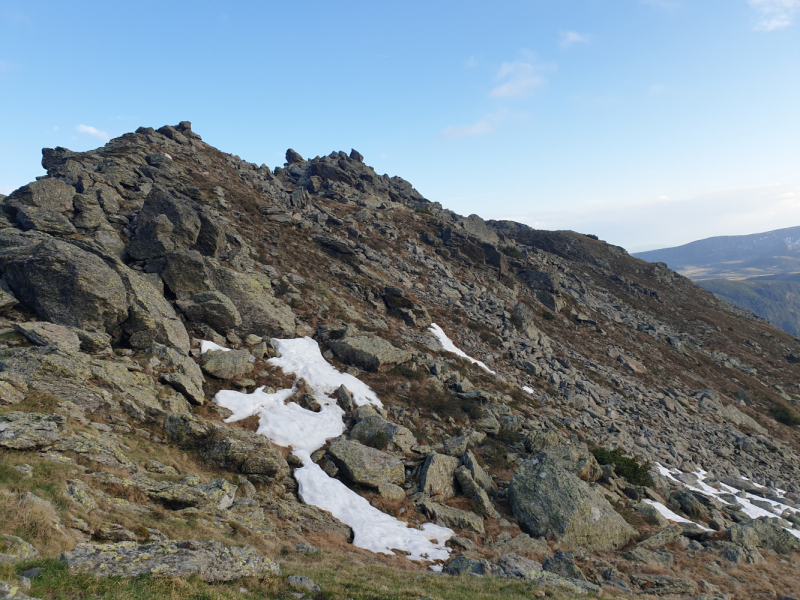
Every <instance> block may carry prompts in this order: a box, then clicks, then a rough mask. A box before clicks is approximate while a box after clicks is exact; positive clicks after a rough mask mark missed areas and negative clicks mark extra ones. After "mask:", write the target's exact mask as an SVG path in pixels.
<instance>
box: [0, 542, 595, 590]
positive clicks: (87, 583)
mask: <svg viewBox="0 0 800 600" xmlns="http://www.w3.org/2000/svg"><path fill="white" fill-rule="evenodd" d="M281 559H282V560H281V570H282V576H281V577H274V578H270V579H268V580H263V581H258V580H256V579H252V578H250V579H240V580H237V581H232V582H228V583H220V584H208V583H205V582H203V581H200V580H199V579H196V578H190V579H188V580H185V579H172V578H151V577H148V576H142V577H133V578H121V577H110V578H104V579H103V578H95V577H94V576H92V575H90V574H75V573H69V572H68V571H67V568H66V565H65V564H64V563H62V562H60V561H59V560H57V559H54V558H51V559H38V560H30V561H26V562H24V563H20V564H17V565H0V579H2V580H5V581H9V582H13V581H15V579H16V575H17V574H19V573H21V572H23V571H24V570H26V569H29V568H33V567H42V568H43V572H42V574H41V575H40V576H39V577H37V578H36V579H34V580H33V581H32V587H31V590H30V592H27V593H28V595H30V596H33V597H37V598H47V599H49V600H50V599H51V600H83V599H86V598H103V599H105V600H232V599H239V600H240V599H241V598H251V599H253V600H266V599H270V600H272V599H277V598H281V599H287V600H293V598H294V596H292V595H291V592H293V591H297V590H292V589H291V588H289V587H288V586H287V584H286V576H288V575H305V576H306V577H310V578H311V579H312V580H314V582H315V583H317V585H319V586H320V587H321V588H322V591H321V592H320V593H318V594H316V595H314V594H310V593H308V594H306V597H307V598H313V599H314V600H345V599H346V598H353V599H355V600H419V598H432V599H437V600H439V599H441V600H445V599H447V600H496V599H497V598H503V599H507V600H523V599H529V598H531V597H535V594H536V591H537V590H538V588H536V587H535V586H532V585H531V584H528V583H525V582H523V581H519V580H511V579H505V578H494V577H470V576H462V577H450V576H444V575H436V574H434V573H432V572H430V571H427V570H424V568H421V569H419V570H416V571H404V570H399V569H392V568H389V567H380V566H367V565H361V564H358V562H354V561H353V560H351V559H349V558H344V557H341V556H332V555H323V556H321V557H319V558H313V557H309V556H308V555H304V556H302V557H300V556H297V555H296V553H291V554H290V555H288V556H284V557H281ZM240 588H245V589H247V591H248V593H247V595H244V594H242V593H240V592H239V590H240ZM547 597H548V598H554V599H556V600H566V599H569V598H573V597H580V598H594V597H596V596H595V595H594V594H586V595H580V596H570V595H568V594H564V593H560V592H558V591H555V590H551V589H548V590H547Z"/></svg>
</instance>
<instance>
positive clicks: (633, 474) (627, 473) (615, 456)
mask: <svg viewBox="0 0 800 600" xmlns="http://www.w3.org/2000/svg"><path fill="white" fill-rule="evenodd" d="M591 452H592V454H593V455H594V457H595V458H596V459H597V462H598V463H600V464H601V465H614V472H615V473H616V474H617V475H618V476H620V477H624V478H625V479H627V480H628V483H631V484H633V485H642V486H652V485H653V479H652V477H650V463H649V462H646V463H644V464H640V463H639V462H637V461H636V459H634V458H629V457H627V456H623V455H622V453H621V452H620V451H619V450H607V449H605V448H593V449H592V450H591Z"/></svg>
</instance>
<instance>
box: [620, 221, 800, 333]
mask: <svg viewBox="0 0 800 600" xmlns="http://www.w3.org/2000/svg"><path fill="white" fill-rule="evenodd" d="M634 256H636V257H637V258H641V259H642V260H646V261H648V262H663V263H666V264H667V265H668V266H669V267H670V268H671V269H674V270H675V271H678V272H679V273H681V274H682V275H684V276H686V277H689V278H690V279H693V280H694V281H695V282H696V283H697V284H698V285H700V286H702V287H703V288H705V289H707V290H708V291H710V292H712V293H714V294H715V295H716V296H717V297H719V298H720V299H722V300H725V301H726V302H729V303H730V304H734V305H736V306H739V307H741V308H744V309H747V310H749V311H752V312H753V313H755V314H757V315H758V316H760V317H762V318H764V319H766V320H768V321H769V322H770V323H772V324H773V325H775V326H776V327H780V328H781V329H783V330H784V331H788V332H789V333H792V334H794V335H800V227H789V228H786V229H777V230H775V231H768V232H766V233H756V234H752V235H735V236H720V237H712V238H707V239H704V240H698V241H696V242H691V243H689V244H684V245H683V246H677V247H675V248H664V249H662V250H651V251H649V252H640V253H638V254H634Z"/></svg>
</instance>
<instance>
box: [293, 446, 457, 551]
mask: <svg viewBox="0 0 800 600" xmlns="http://www.w3.org/2000/svg"><path fill="white" fill-rule="evenodd" d="M296 454H297V456H299V457H300V458H301V459H302V460H303V467H302V468H301V469H297V470H296V471H295V472H294V476H295V479H297V483H298V484H299V486H300V489H299V494H300V497H301V498H302V499H303V501H304V502H305V503H306V504H313V505H314V506H317V507H319V508H321V509H323V510H327V511H328V512H329V513H331V514H332V515H333V516H334V517H336V518H337V519H339V520H340V521H341V522H342V523H347V524H348V525H349V526H350V527H351V528H352V529H353V534H354V538H353V544H354V545H356V546H358V547H359V548H364V549H365V550H369V551H370V552H379V553H381V554H394V552H392V549H398V550H404V551H406V552H410V555H409V556H408V558H409V559H410V560H431V561H433V560H446V559H447V558H448V556H449V553H450V551H449V549H448V548H447V547H445V545H444V543H445V542H446V541H447V540H448V539H450V538H451V537H452V536H453V535H454V533H453V531H452V530H450V529H447V528H445V527H440V526H438V525H434V524H432V523H425V525H423V529H410V528H409V527H407V525H406V523H404V522H403V521H399V520H397V519H395V518H394V517H392V516H390V515H387V514H386V513H383V512H381V511H379V510H378V509H377V508H375V507H374V506H372V505H371V504H370V503H369V502H368V501H367V499H366V498H362V497H361V496H359V495H358V494H356V493H355V492H353V491H351V490H350V489H349V488H348V487H347V486H345V485H344V484H343V483H342V482H341V481H339V480H338V479H331V478H330V477H328V475H327V474H326V473H325V472H324V471H323V470H322V469H321V468H320V467H319V465H317V464H314V462H312V461H311V457H310V456H309V454H308V453H306V452H302V451H301V452H296ZM432 540H436V542H435V543H434V542H433V541H432Z"/></svg>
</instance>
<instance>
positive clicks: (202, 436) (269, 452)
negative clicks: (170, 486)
mask: <svg viewBox="0 0 800 600" xmlns="http://www.w3.org/2000/svg"><path fill="white" fill-rule="evenodd" d="M164 429H165V430H166V432H167V435H168V436H169V438H170V439H171V440H172V441H174V442H175V443H177V444H178V445H179V446H180V447H181V448H185V449H191V450H194V451H195V452H197V453H198V454H199V455H200V456H201V457H202V458H203V459H204V460H205V461H207V462H208V463H210V464H213V465H215V466H217V467H219V468H223V469H227V470H231V471H235V472H239V473H242V474H244V475H247V476H248V477H255V478H256V479H258V480H261V481H264V482H268V483H269V482H273V481H281V480H283V479H285V478H287V477H288V476H289V465H288V464H287V463H286V459H285V458H284V457H283V455H282V454H281V453H280V451H279V450H278V449H277V448H276V447H275V446H274V445H273V444H272V442H270V441H269V440H268V439H267V438H266V437H264V436H263V435H258V434H256V433H255V432H252V431H245V430H243V429H238V428H234V427H229V426H227V425H223V424H221V423H212V422H206V421H202V420H200V419H198V418H197V417H196V416H194V415H191V414H182V415H168V416H167V417H166V419H165V421H164Z"/></svg>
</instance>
